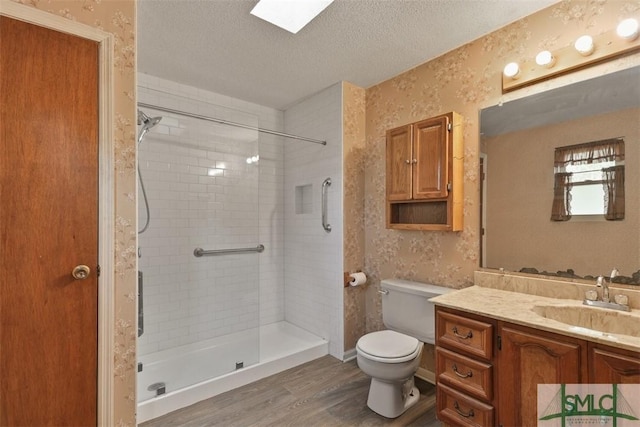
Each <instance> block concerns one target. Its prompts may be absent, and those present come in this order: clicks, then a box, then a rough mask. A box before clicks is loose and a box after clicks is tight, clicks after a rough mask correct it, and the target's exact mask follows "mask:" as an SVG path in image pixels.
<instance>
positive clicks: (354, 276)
mask: <svg viewBox="0 0 640 427" xmlns="http://www.w3.org/2000/svg"><path fill="white" fill-rule="evenodd" d="M349 276H351V280H349V286H360V285H364V284H365V283H367V276H366V275H365V274H364V273H363V272H358V273H351V274H350V275H349Z"/></svg>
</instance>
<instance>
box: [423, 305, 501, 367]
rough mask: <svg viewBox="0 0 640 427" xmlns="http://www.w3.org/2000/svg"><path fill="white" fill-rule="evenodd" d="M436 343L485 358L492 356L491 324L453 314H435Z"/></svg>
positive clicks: (441, 312) (489, 358) (440, 312)
mask: <svg viewBox="0 0 640 427" xmlns="http://www.w3.org/2000/svg"><path fill="white" fill-rule="evenodd" d="M436 343H437V345H442V346H444V347H449V348H452V349H455V350H461V351H462V352H466V353H468V354H470V355H472V356H478V357H481V358H483V359H486V360H491V358H492V357H493V325H491V324H490V323H485V322H480V321H478V320H473V319H469V318H466V317H462V316H458V315H455V314H451V313H447V312H444V311H438V312H437V314H436Z"/></svg>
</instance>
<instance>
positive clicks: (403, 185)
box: [386, 112, 463, 231]
mask: <svg viewBox="0 0 640 427" xmlns="http://www.w3.org/2000/svg"><path fill="white" fill-rule="evenodd" d="M386 156H387V165H386V174H387V175H386V194H387V228H395V229H403V230H440V231H459V230H462V205H463V186H462V185H463V142H462V118H461V116H460V115H459V114H457V113H454V112H451V113H447V114H444V115H441V116H437V117H433V118H429V119H426V120H421V121H419V122H416V123H411V124H408V125H405V126H401V127H398V128H395V129H391V130H389V131H387V146H386Z"/></svg>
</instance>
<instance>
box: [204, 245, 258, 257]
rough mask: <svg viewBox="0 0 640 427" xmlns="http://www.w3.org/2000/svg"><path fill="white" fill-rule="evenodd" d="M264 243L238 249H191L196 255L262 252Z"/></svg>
mask: <svg viewBox="0 0 640 427" xmlns="http://www.w3.org/2000/svg"><path fill="white" fill-rule="evenodd" d="M263 251H264V245H258V246H256V247H255V248H238V249H213V250H208V251H205V250H204V249H202V248H195V249H194V250H193V255H195V256H197V257H201V256H209V255H224V254H240V253H246V252H258V253H260V252H263Z"/></svg>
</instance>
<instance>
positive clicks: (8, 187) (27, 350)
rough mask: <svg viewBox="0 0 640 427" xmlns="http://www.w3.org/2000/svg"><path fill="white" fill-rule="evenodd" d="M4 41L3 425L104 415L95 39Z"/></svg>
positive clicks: (79, 422) (0, 91)
mask: <svg viewBox="0 0 640 427" xmlns="http://www.w3.org/2000/svg"><path fill="white" fill-rule="evenodd" d="M0 40H2V42H1V43H0V425H2V426H17V425H27V426H88V425H96V423H97V376H98V373H97V368H98V363H97V335H98V316H97V310H98V307H97V305H98V279H97V274H96V266H97V263H98V65H99V64H98V45H97V44H96V43H95V42H92V41H89V40H86V39H82V38H79V37H75V36H72V35H69V34H64V33H60V32H57V31H53V30H49V29H46V28H43V27H38V26H36V25H32V24H28V23H25V22H21V21H18V20H14V19H10V18H6V17H0ZM82 264H84V265H87V266H89V268H90V269H91V272H90V274H89V275H88V276H87V277H86V278H85V279H84V280H76V279H74V278H73V277H72V275H71V273H72V270H73V269H74V267H76V266H78V265H82Z"/></svg>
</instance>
